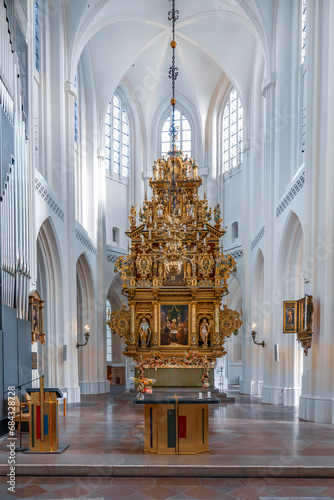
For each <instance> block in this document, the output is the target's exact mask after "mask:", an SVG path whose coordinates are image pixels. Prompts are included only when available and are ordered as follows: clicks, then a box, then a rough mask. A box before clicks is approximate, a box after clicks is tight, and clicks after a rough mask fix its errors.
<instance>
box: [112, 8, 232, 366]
mask: <svg viewBox="0 0 334 500" xmlns="http://www.w3.org/2000/svg"><path fill="white" fill-rule="evenodd" d="M171 1H172V10H171V11H170V12H169V13H168V19H169V21H172V41H171V44H170V45H171V48H172V51H173V53H172V65H171V67H170V68H169V78H171V80H172V98H171V101H170V102H171V105H172V119H171V126H170V130H169V133H170V136H171V150H170V151H169V153H168V154H167V156H166V157H164V156H162V158H159V159H158V160H157V161H155V162H154V166H153V175H152V177H151V178H150V180H149V186H150V188H151V190H152V196H151V198H150V199H148V197H147V195H145V199H144V202H143V204H142V206H141V207H140V209H139V212H138V214H137V210H136V207H135V206H132V207H131V210H130V216H129V221H130V228H129V229H128V231H126V235H127V236H128V237H129V238H130V240H131V247H130V248H129V250H128V254H127V255H125V256H122V257H120V258H119V259H118V261H117V262H116V264H115V272H119V273H120V275H121V278H122V280H123V291H122V292H123V294H124V295H125V296H126V297H127V299H128V306H125V305H123V306H122V308H121V309H120V310H118V311H114V312H113V313H111V315H110V317H109V318H108V321H107V324H108V325H109V326H110V328H111V331H112V333H118V334H119V335H120V336H121V337H123V338H124V340H125V344H126V347H125V351H124V354H126V355H127V356H131V357H133V358H134V359H135V360H141V363H143V360H144V361H145V359H146V360H149V359H152V356H153V357H154V359H157V358H159V359H162V360H163V359H165V360H170V359H173V363H174V364H176V365H177V360H178V359H179V360H180V364H182V362H183V361H181V360H184V359H195V358H196V360H197V361H196V363H198V357H199V358H203V359H204V358H205V359H207V360H209V362H211V363H212V362H213V361H214V360H215V359H216V358H217V357H221V356H223V355H225V354H226V350H225V349H224V343H225V341H226V339H227V338H228V337H230V336H231V334H232V333H237V332H238V329H239V328H240V326H241V325H242V321H241V319H240V316H239V314H238V313H237V312H236V311H232V310H231V309H229V308H228V307H227V306H226V305H224V306H223V307H222V308H221V301H222V298H223V297H224V296H226V295H227V294H228V280H229V278H230V276H231V275H232V274H233V273H235V271H236V263H235V261H234V259H233V257H231V255H224V253H223V248H222V246H221V245H220V238H221V237H222V236H223V235H224V233H225V230H224V229H222V228H221V223H222V218H221V213H220V208H219V205H216V206H215V208H214V210H213V211H212V209H211V206H209V203H208V200H207V197H206V195H205V194H204V197H203V198H201V197H200V196H199V188H200V187H201V185H202V179H201V177H200V176H199V168H198V165H197V163H196V161H195V160H194V159H193V158H192V157H188V156H187V155H184V154H183V153H182V151H180V150H178V149H177V147H176V142H177V128H176V126H175V105H176V99H175V81H176V79H177V76H178V68H177V67H176V65H175V48H176V46H177V44H176V41H175V22H176V21H177V19H178V18H179V11H178V10H175V0H171ZM185 354H187V357H186V358H185V357H184V356H185Z"/></svg>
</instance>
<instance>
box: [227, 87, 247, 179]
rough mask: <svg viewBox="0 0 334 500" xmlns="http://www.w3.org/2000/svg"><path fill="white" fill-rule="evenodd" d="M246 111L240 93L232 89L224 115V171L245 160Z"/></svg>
mask: <svg viewBox="0 0 334 500" xmlns="http://www.w3.org/2000/svg"><path fill="white" fill-rule="evenodd" d="M243 120H244V111H243V107H242V104H241V101H240V99H239V96H238V93H237V91H236V90H235V89H232V90H231V92H230V95H229V98H228V101H227V103H226V106H225V110H224V116H223V172H227V171H228V170H230V169H232V168H234V167H237V166H238V165H241V164H242V162H243V131H244V127H243Z"/></svg>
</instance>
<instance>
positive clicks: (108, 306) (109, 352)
mask: <svg viewBox="0 0 334 500" xmlns="http://www.w3.org/2000/svg"><path fill="white" fill-rule="evenodd" d="M110 314H111V304H110V302H109V300H107V303H106V321H108V319H109V316H110ZM106 344H107V361H112V337H111V330H110V328H109V326H108V325H107V342H106Z"/></svg>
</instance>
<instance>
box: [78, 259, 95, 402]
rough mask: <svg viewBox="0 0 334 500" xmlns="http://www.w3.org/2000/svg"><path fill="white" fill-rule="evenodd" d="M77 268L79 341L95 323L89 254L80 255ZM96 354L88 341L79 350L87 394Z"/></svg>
mask: <svg viewBox="0 0 334 500" xmlns="http://www.w3.org/2000/svg"><path fill="white" fill-rule="evenodd" d="M76 269H77V273H76V274H77V341H78V342H79V343H82V342H83V333H84V332H85V326H86V325H88V326H89V327H90V329H91V331H92V330H93V329H92V326H93V325H94V324H95V293H94V282H93V279H92V271H91V268H90V265H89V261H88V259H87V256H86V254H85V252H84V253H82V254H81V255H80V257H79V258H78V260H77V264H76ZM93 354H94V343H93V342H92V340H91V341H90V342H88V344H87V346H85V348H84V349H79V350H78V375H79V386H80V390H81V393H82V394H87V390H86V384H85V382H88V381H91V380H95V379H94V374H93V368H92V366H91V364H92V362H93V361H94V360H93Z"/></svg>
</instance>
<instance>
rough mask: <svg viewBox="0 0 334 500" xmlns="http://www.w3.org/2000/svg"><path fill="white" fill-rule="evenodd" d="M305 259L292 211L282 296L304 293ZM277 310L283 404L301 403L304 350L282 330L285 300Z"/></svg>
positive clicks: (282, 251)
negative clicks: (303, 263)
mask: <svg viewBox="0 0 334 500" xmlns="http://www.w3.org/2000/svg"><path fill="white" fill-rule="evenodd" d="M302 261H303V229H302V225H301V222H300V220H299V217H298V215H297V214H296V213H295V212H293V211H290V212H289V214H288V217H287V220H286V223H285V226H284V229H283V232H282V238H281V244H280V247H279V256H278V268H277V273H278V276H277V283H278V284H279V287H280V290H281V293H282V295H283V300H297V299H300V298H301V297H302V296H303V295H304V280H303V272H302ZM276 314H277V316H278V317H279V318H280V322H278V325H279V328H278V332H279V334H278V335H279V336H277V343H279V345H280V352H281V351H282V353H283V355H282V356H281V357H280V366H279V369H280V373H279V375H280V376H281V379H283V377H284V386H285V389H284V392H283V404H284V405H298V404H299V396H300V393H301V383H302V382H301V378H302V372H303V362H304V360H303V350H302V349H301V348H300V346H299V344H298V343H297V342H296V336H295V334H283V333H282V332H283V314H282V304H279V305H278V307H277V309H276ZM281 383H282V382H281ZM282 384H283V383H282Z"/></svg>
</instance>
